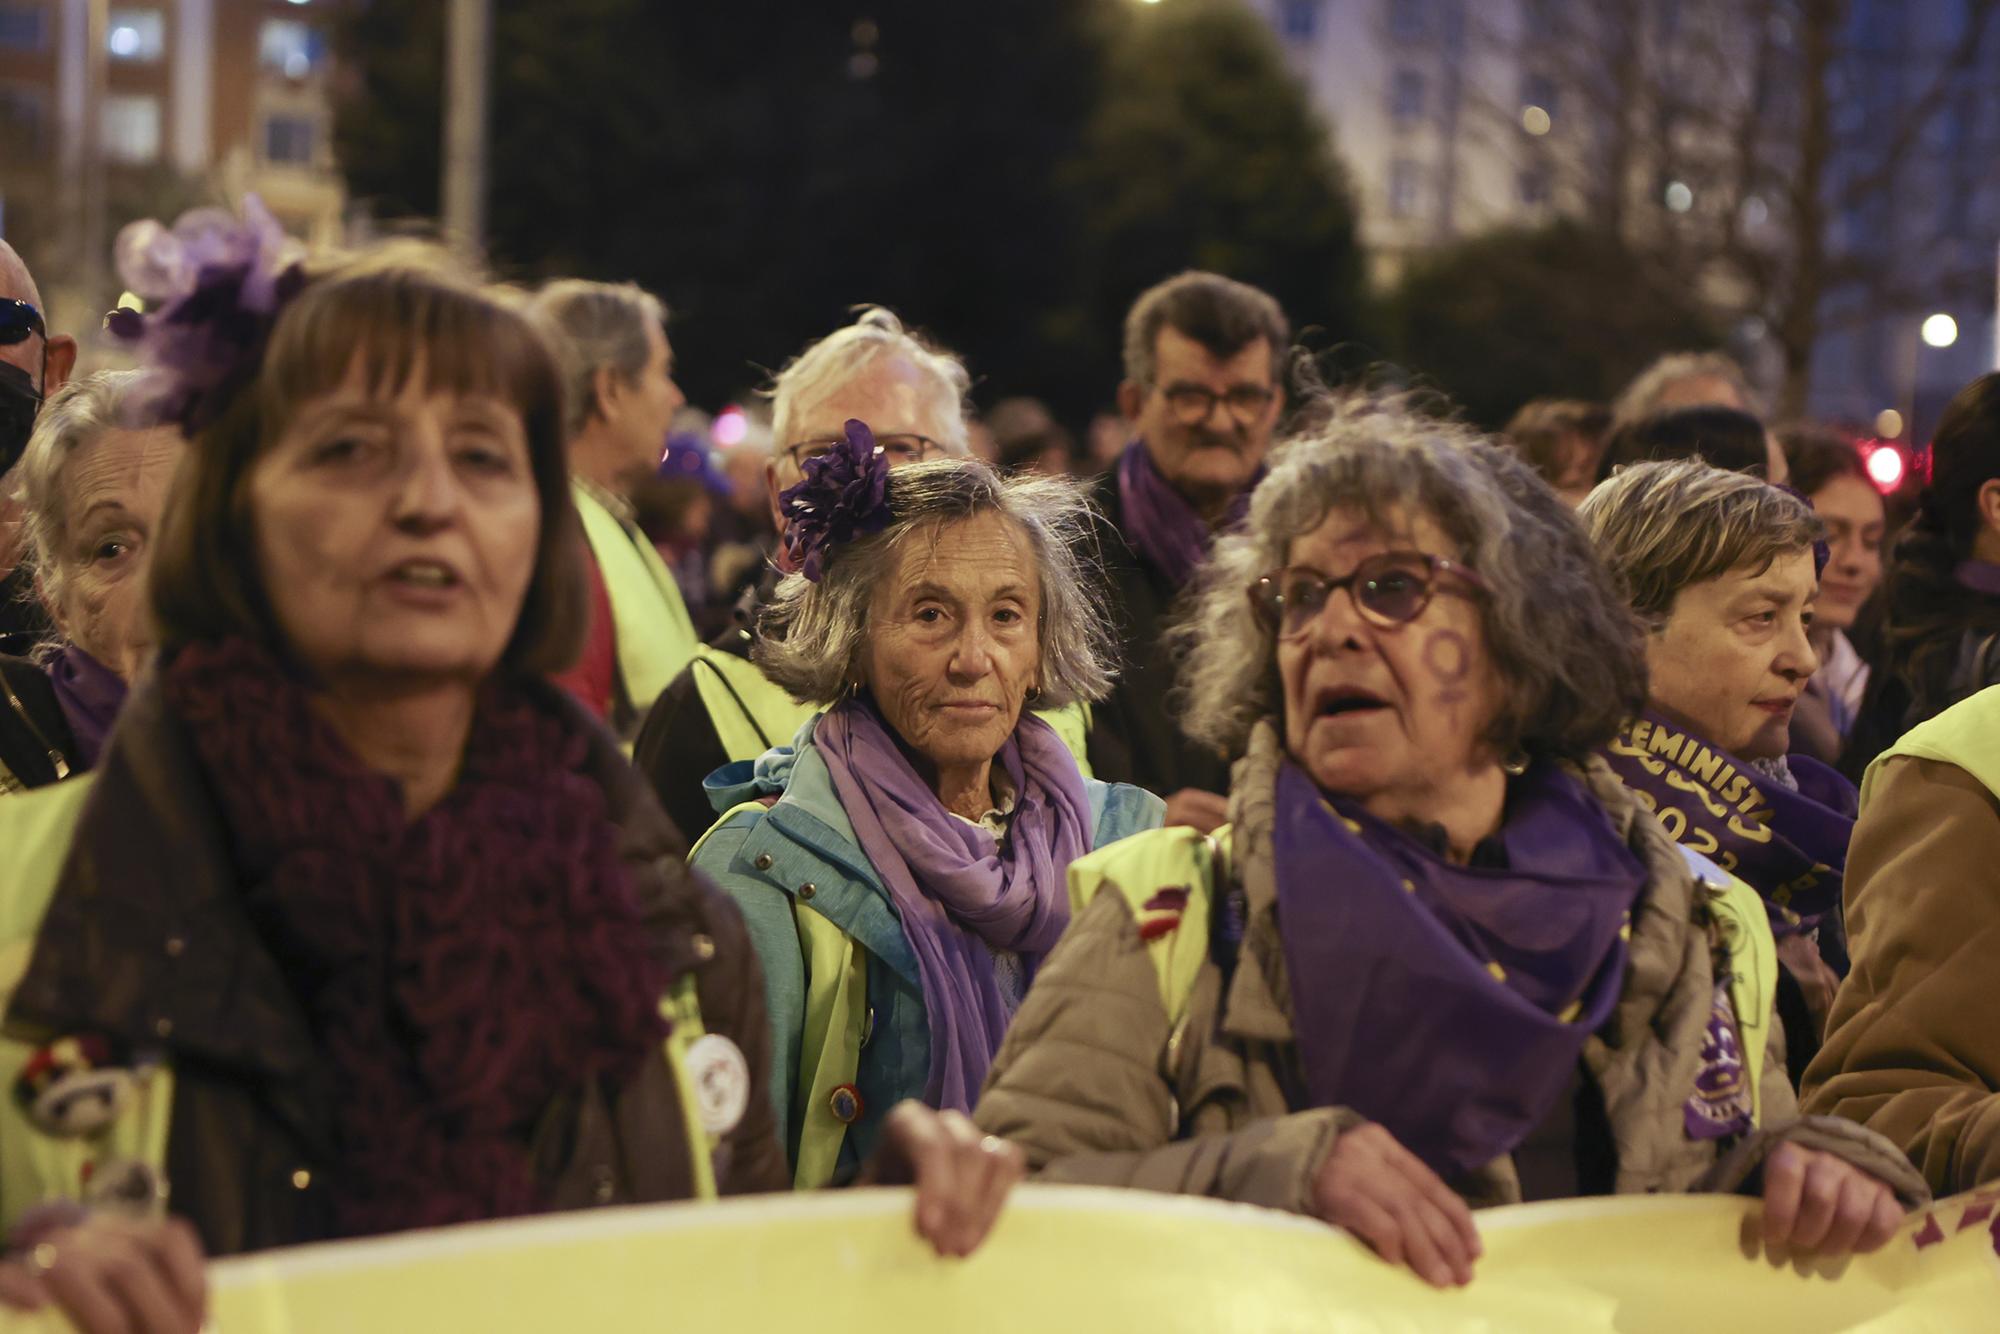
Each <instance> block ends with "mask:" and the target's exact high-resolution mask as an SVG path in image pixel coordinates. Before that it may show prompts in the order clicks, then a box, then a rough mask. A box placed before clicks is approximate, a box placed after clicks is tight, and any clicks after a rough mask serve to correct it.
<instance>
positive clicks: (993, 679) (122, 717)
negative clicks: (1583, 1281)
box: [0, 200, 2000, 1331]
mask: <svg viewBox="0 0 2000 1334" xmlns="http://www.w3.org/2000/svg"><path fill="white" fill-rule="evenodd" d="M116 258H117V262H118V267H119V272H120V275H121V277H122V278H123V280H124V282H125V285H126V286H127V288H128V289H129V292H130V299H129V301H128V302H127V303H126V304H125V305H124V306H123V307H122V308H121V309H120V310H118V311H114V312H113V313H112V314H111V315H110V316H109V317H107V320H106V324H105V335H104V337H105V338H106V339H109V340H111V341H112V342H113V343H115V344H116V345H117V346H118V347H119V348H121V349H122V354H121V355H122V356H123V358H124V359H125V360H126V361H127V362H129V363H131V364H133V365H134V366H135V367H136V368H135V369H129V370H106V369H91V368H89V367H88V366H86V367H83V368H81V373H79V367H78V364H77V363H78V359H79V358H78V350H79V344H78V340H77V338H76V337H74V336H70V335H66V334H65V333H64V332H63V331H60V330H56V329H51V328H49V327H48V325H47V322H46V319H45V316H44V310H43V306H42V302H41V297H40V295H39V293H38V291H37V288H36V286H35V283H34V280H33V277H32V275H30V274H29V273H28V272H27V270H26V268H25V267H24V266H23V265H22V264H21V262H20V260H19V258H18V256H16V255H15V254H14V253H13V252H12V251H11V250H10V249H8V248H7V247H6V246H5V244H4V243H0V474H4V479H3V482H0V484H4V493H5V497H6V500H5V508H4V511H0V519H4V523H0V566H4V568H5V569H6V571H7V574H6V583H5V595H6V600H5V602H4V603H0V618H4V622H0V633H4V634H5V635H6V642H5V644H4V648H5V650H6V652H5V655H4V656H0V794H4V795H0V847H4V848H6V849H7V853H6V858H5V864H4V865H0V923H4V927H0V930H4V931H5V933H6V934H5V938H4V940H0V958H5V959H7V960H10V961H11V962H10V963H9V964H7V965H6V967H5V969H4V970H0V1004H4V1019H0V1080H4V1081H5V1083H6V1085H7V1087H6V1090H5V1093H6V1096H5V1097H4V1098H0V1228H4V1230H5V1238H6V1240H5V1253H4V1256H0V1302H4V1303H5V1304H7V1305H10V1306H13V1307H17V1308H35V1307H41V1306H47V1305H50V1304H54V1305H55V1306H58V1307H60V1308H61V1310H62V1311H63V1313H64V1314H66V1315H67V1316H68V1317H69V1318H70V1319H71V1320H72V1321H74V1322H75V1323H76V1324H77V1325H78V1326H79V1327H81V1328H84V1329H88V1330H120V1331H123V1330H137V1329H148V1330H150V1329H194V1328H198V1327H199V1326H200V1324H201V1321H202V1319H203V1314H204V1311H205V1309H206V1279H205V1263H206V1259H207V1258H208V1257H211V1256H217V1255H227V1254H233V1253H239V1252H246V1251H255V1250H262V1249H266V1248H271V1247H278V1246H287V1245H293V1244H298V1243H302V1242H308V1241H317V1240H326V1239H338V1238H345V1237H357V1236H369V1235H378V1234H382V1233H389V1232H397V1231H403V1230H408V1229H416V1228H430V1227H443V1226H449V1225H452V1224H457V1223H464V1222H471V1221H476V1220H481V1219H490V1218H500V1217H510V1216H518V1215H524V1214H532V1213H542V1212H550V1211H558V1210H568V1209H581V1208H589V1207H596V1206H603V1205H612V1204H621V1203H645V1202H659V1201H673V1200H702V1199H709V1198H714V1197H717V1196H720V1195H727V1194H733V1193H744V1192H753V1191H784V1190H794V1189H796V1190H808V1189H813V1190H817V1189H834V1188H841V1187H845V1186H848V1185H851V1184H855V1183H863V1184H866V1183H908V1184H912V1185H914V1187H915V1206H914V1208H915V1213H914V1218H913V1225H914V1227H915V1228H916V1229H917V1231H918V1232H919V1233H920V1234H921V1235H922V1236H923V1237H924V1238H925V1239H926V1240H927V1241H928V1242H929V1243H930V1244H931V1245H932V1246H934V1247H935V1248H936V1249H937V1250H938V1251H939V1252H940V1253H941V1254H946V1255H963V1254H966V1253H968V1252H970V1251H971V1250H972V1249H974V1248H975V1247H977V1246H978V1245H979V1244H980V1243H981V1241H982V1239H983V1238H984V1237H985V1236H986V1235H987V1233H988V1231H989V1230H990V1228H991V1227H992V1226H993V1224H994V1222H995V1220H996V1219H997V1218H998V1217H999V1216H1000V1215H1001V1213H1002V1211H1003V1210H1004V1208H1005V1207H1006V1201H1007V1199H1008V1198H1009V1193H1010V1191H1011V1189H1012V1187H1013V1186H1014V1184H1015V1183H1016V1182H1017V1181H1019V1180H1020V1179H1022V1178H1023V1177H1024V1176H1026V1175H1029V1174H1032V1175H1033V1176H1034V1177H1035V1178H1036V1179H1038V1180H1046V1181H1058V1182H1075V1183H1088V1184H1095V1185H1100V1186H1108V1187H1118V1188H1135V1189H1145V1190H1155V1191H1168V1192H1179V1193H1187V1194H1196V1195H1204V1196H1210V1197H1215V1198H1220V1199H1226V1200H1234V1201H1239V1202H1243V1203H1248V1204H1255V1205H1261V1206H1264V1207H1268V1208H1272V1209H1280V1210H1287V1211H1291V1212H1295V1213H1300V1214H1304V1215H1308V1216H1311V1217H1315V1218H1318V1219H1320V1220H1323V1221H1324V1222H1326V1223H1327V1224H1329V1225H1332V1226H1336V1227H1339V1228H1343V1229H1346V1230H1347V1231H1349V1232H1351V1233H1352V1234H1353V1235H1355V1236H1356V1237H1358V1238H1359V1239H1360V1240H1362V1241H1363V1242H1365V1243H1366V1244H1367V1245H1368V1246H1369V1247H1371V1248H1372V1249H1373V1250H1374V1251H1375V1252H1376V1253H1377V1254H1379V1255H1380V1256H1381V1257H1382V1258H1383V1260H1384V1261H1386V1262H1388V1263H1391V1264H1396V1265H1401V1266H1405V1267H1407V1268H1408V1269H1410V1270H1412V1271H1414V1272H1415V1273H1416V1274H1417V1275H1419V1276H1420V1277H1421V1278H1423V1279H1424V1280H1425V1281H1427V1282H1430V1283H1433V1284H1436V1285H1439V1286H1458V1285H1464V1284H1468V1283H1471V1282H1473V1281H1474V1276H1475V1274H1476V1271H1477V1267H1478V1261H1479V1257H1480V1254H1481V1251H1482V1243H1481V1240H1480V1229H1479V1211H1480V1210H1481V1209H1484V1208H1486V1207H1489V1206H1494V1205H1501V1204H1509V1203H1517V1202H1521V1201H1530V1200H1550V1199H1566V1198H1575V1197H1582V1196H1594V1195H1608V1194H1645V1193H1659V1192H1725V1193H1738V1194H1743V1195H1746V1196H1750V1197H1752V1198H1754V1199H1756V1200H1758V1201H1759V1202H1760V1204H1759V1206H1758V1213H1757V1216H1758V1218H1759V1219H1760V1224H1759V1226H1760V1228H1761V1237H1760V1240H1761V1244H1762V1245H1763V1246H1764V1247H1766V1248H1768V1250H1769V1251H1770V1253H1771V1254H1773V1255H1776V1256H1800V1255H1807V1254H1818V1255H1826V1256H1834V1257H1838V1256H1841V1255H1845V1254H1848V1253H1851V1252H1857V1251H1868V1250H1872V1249H1875V1248H1877V1247H1880V1246H1881V1245H1883V1244H1884V1243H1885V1242H1886V1241H1887V1239H1888V1238H1889V1237H1890V1236H1891V1235H1892V1234H1893V1233H1894V1231H1895V1229H1896V1228H1897V1227H1898V1226H1899V1223H1900V1221H1901V1219H1902V1218H1903V1217H1904V1214H1905V1212H1906V1211H1907V1210H1909V1209H1911V1208H1914V1207H1917V1206H1919V1205H1921V1204H1923V1203H1925V1202H1926V1201H1928V1200H1929V1199H1930V1198H1931V1196H1932V1194H1933V1193H1949V1192H1956V1191H1961V1190H1969V1189H1972V1188H1974V1187H1977V1186H1980V1185H1983V1184H1988V1183H1991V1182H1993V1181H1995V1180H2000V1111H1996V1109H2000V1030H1996V1029H1995V1027H1994V1026H1993V1024H1992V1023H1991V1021H1990V1019H1989V1018H1988V1017H1987V1016H1989V1015H1990V1014H1991V1011H1992V1004H1991V1002H1992V999H1993V995H1992V988H1991V983H1990V981H1989V978H1990V967H1989V965H1990V956H1987V955H1986V954H1985V953H1984V951H1983V948H1982V944H1983V942H1984V941H1985V940H1986V939H1987V938H1988V937H1989V935H1991V934H1992V933H1994V932H1996V931H2000V895H1996V893H1995V881H1994V879H1993V876H1992V871H1991V868H1992V866H1993V865H1994V864H1995V859H1996V858H2000V799H1996V797H1995V793H1996V791H2000V763H1996V759H1995V757H1996V756H2000V692H1995V691H1993V690H1991V689H1990V688H1989V687H1991V686H1993V685H1994V684H1996V683H2000V651H1996V640H2000V374H1993V375H1987V376H1984V377H1982V378H1981V379H1980V380H1978V381H1976V382H1974V383H1973V384H1971V385H1968V386H1966V387H1965V389H1964V390H1963V391H1962V392H1960V393H1959V395H1958V396H1957V397H1956V398H1955V399H1954V400H1953V401H1952V403H1951V405H1950V406H1949V408H1948V409H1947V410H1946V412H1945V414H1944V417H1943V419H1942V420H1941V422H1940V423H1939V425H1938V428H1937V430H1936V433H1935V435H1934V437H1933V439H1932V440H1931V441H1930V442H1929V443H1928V447H1927V449H1926V450H1924V451H1923V453H1922V454H1921V456H1920V457H1919V458H1918V459H1917V460H1916V462H1917V464H1918V465H1919V466H1918V469H1917V471H1918V474H1919V475H1918V476H1917V477H1916V478H1915V479H1914V480H1913V481H1912V482H1911V483H1910V484H1909V485H1908V486H1906V487H1904V488H1902V489H1899V490H1896V491H1894V492H1892V493H1887V494H1885V491H1884V489H1883V488H1882V487H1880V486H1878V485H1877V483H1876V481H1875V477H1876V473H1875V471H1874V470H1871V468H1870V467H1869V466H1868V465H1869V457H1870V451H1871V450H1873V449H1876V448H1880V447H1882V446H1881V445H1880V443H1879V442H1872V441H1864V440H1862V439H1860V438H1859V437H1858V435H1857V434H1855V433H1850V432H1847V431H1844V430H1842V429H1841V428H1840V427H1839V425H1838V424H1830V423H1813V422H1779V423H1772V422H1769V421H1767V420H1766V418H1765V416H1764V414H1763V412H1762V411H1761V408H1760V404H1759V400H1758V397H1757V394H1756V392H1755V390H1754V389H1753V387H1752V386H1751V385H1750V384H1749V383H1748V382H1747V381H1746V379H1745V376H1744V375H1743V373H1742V371H1741V370H1740V369H1739V368H1738V367H1737V366H1736V365H1735V364H1733V363H1732V362H1731V361H1730V360H1728V359H1727V358H1726V357H1724V356H1721V355H1719V354H1716V353H1713V352H1702V351H1691V352H1688V353H1685V354H1677V355H1674V356H1669V357H1666V358H1664V359H1662V360H1661V361H1659V362H1658V363H1657V364H1655V365H1653V366H1651V367H1650V368H1648V369H1647V370H1645V371H1644V372H1643V373H1642V374H1640V375H1639V376H1638V377H1637V378H1636V379H1635V380H1634V381H1633V382H1632V384H1631V385H1630V386H1629V387H1628V388H1627V389H1626V390H1625V391H1624V392H1623V393H1622V394H1621V395H1620V396H1619V397H1618V399H1617V400H1616V401H1615V402H1613V403H1610V404H1598V403H1590V402H1583V401H1570V400H1560V401H1557V400H1550V401H1537V402H1534V403H1530V404H1528V405H1527V406H1525V407H1523V408H1522V409H1521V411H1520V412H1519V414H1518V415H1517V416H1516V417H1515V419H1514V420H1513V421H1512V422H1511V423H1509V425H1508V426H1507V428H1506V429H1505V430H1504V431H1503V432H1501V433H1499V434H1498V435H1497V436H1491V437H1489V436H1487V435H1484V434H1482V433H1481V432H1479V431H1477V430H1475V429H1473V428H1472V427H1470V426H1468V425H1466V424H1465V423H1464V422H1463V421H1461V420H1459V419H1458V418H1457V417H1455V416H1454V415H1453V414H1452V413H1451V412H1450V411H1449V410H1448V409H1446V408H1444V407H1441V406H1440V405H1439V404H1437V403H1434V402H1432V401H1430V400H1428V399H1422V398H1418V397H1415V396H1410V395H1399V394H1396V393H1391V392H1385V391H1382V390H1380V389H1359V388H1346V387H1342V386H1339V385H1327V384H1323V383H1319V382H1318V381H1316V380H1314V379H1313V378H1312V377H1311V374H1310V370H1309V368H1306V367H1304V366H1302V364H1301V363H1300V361H1299V360H1298V359H1297V358H1296V357H1295V354H1294V351H1293V337H1292V324H1291V320H1290V318H1289V316H1288V314H1287V312H1285V311H1284V310H1283V309H1281V307H1280V305H1279V303H1278V302H1277V301H1276V300H1274V299H1273V298H1272V297H1271V296H1270V295H1269V294H1267V293H1265V292H1262V291H1260V290H1258V289H1256V288H1254V287H1251V286H1248V285H1246V284H1243V283H1241V282H1237V281H1235V280H1233V279H1231V278H1229V277H1227V276H1225V275H1221V274H1214V273H1205V272H1188V273H1182V274H1178V275H1172V276H1163V279H1162V281H1161V282H1160V283H1159V284H1158V285H1156V286H1155V287H1153V288H1151V289H1150V290H1148V291H1146V292H1145V293H1143V294H1142V295H1141V296H1140V297H1139V298H1138V299H1137V301H1136V302H1135V303H1134V304H1133V306H1132V307H1131V310H1130V312H1129V314H1128V316H1127V319H1126V322H1125V325H1124V327H1123V329H1122V330H1106V331H1105V337H1106V338H1107V339H1117V340H1119V344H1120V346H1121V348H1122V352H1123V361H1124V376H1123V379H1122V381H1121V382H1120V383H1119V384H1117V385H1116V386H1107V390H1108V391H1110V393H1111V394H1112V395H1113V397H1115V403H1116V410H1115V412H1107V413H1106V414H1104V415H1103V416H1102V417H1100V418H1099V419H1098V420H1096V421H1093V422H1091V423H1089V424H1088V426H1087V428H1085V429H1082V430H1080V431H1078V432H1076V433H1072V432H1071V431H1070V430H1069V429H1068V428H1066V426H1065V425H1064V424H1063V423H1061V422H1059V421H1058V420H1056V419H1055V417H1054V416H1052V414H1051V413H1050V412H1049V410H1048V409H1047V408H1046V407H1045V406H1044V405H1042V404H1040V403H1038V402H1035V401H1034V400H1031V399H1025V398H1021V399H1010V400H1006V401H1003V402H1000V403H997V404H994V405H993V406H992V407H991V408H990V409H988V410H986V411H985V412H983V413H976V414H975V413H974V412H973V411H972V410H971V407H970V404H969V397H970V391H971V386H972V384H973V382H974V381H973V373H974V371H976V369H977V368H969V367H967V366H966V365H965V364H964V363H963V361H962V360H961V359H960V358H958V357H957V356H955V355H954V354H953V353H952V352H951V351H950V350H949V348H948V347H947V346H946V345H945V344H944V343H942V342H940V341H937V340H936V339H934V338H933V337H931V336H930V335H929V334H928V333H925V332H921V331H919V330H917V329H916V328H914V327H912V326H910V325H907V324H905V322H904V321H903V319H901V318H900V317H899V316H898V314H897V313H895V312H892V311H889V310H887V309H884V308H880V307H873V306H871V307H863V308H860V309H858V310H857V311H855V312H854V313H853V315H852V318H851V319H849V320H848V321H847V322H846V323H843V324H842V325H840V326H839V327H836V328H833V329H831V330H828V331H827V332H826V333H825V335H824V336H823V337H821V338H819V339H817V340H816V341H814V342H812V343H811V344H810V345H808V346H806V347H804V348H800V349H772V354H773V360H774V363H776V364H780V365H781V369H780V370H779V371H778V372H777V373H776V374H775V375H774V376H773V377H772V378H771V382H770V383H769V384H768V385H767V386H766V389H765V392H764V393H763V394H762V395H761V396H760V397H759V398H758V399H757V400H756V401H755V402H753V403H748V404H732V405H723V407H722V408H721V410H720V411H718V412H717V413H715V414H714V415H710V414H708V413H706V412H703V411H700V410H698V409H696V408H694V407H693V406H691V405H689V404H688V403H687V402H686V400H685V397H684V395H683V394H682V392H681V389H680V388H679V386H678V384H677V383H676V381H675V352H676V349H675V343H674V339H675V337H676V330H675V328H674V325H673V322H672V319H671V313H670V312H669V311H668V309H667V308H666V307H665V306H664V305H663V304H662V303H661V301H660V300H659V299H657V298H656V297H655V296H653V295H651V294H649V293H647V292H645V291H643V290H641V289H640V288H638V287H636V286H633V285H630V284H608V283H600V282H589V281H583V280H561V281H555V282H551V283H548V284H546V285H544V286H541V287H539V288H537V289H535V290H522V289H518V288H512V287H506V286H502V285H498V284H495V283H493V282H491V281H489V280H488V279H487V278H485V277H484V276H483V275H481V274H479V273H477V272H475V271H473V270H471V269H470V268H469V267H468V266H466V265H465V264H464V263H463V262H462V261H460V260H457V259H454V258H453V257H451V256H449V255H447V254H445V253H443V252H442V251H439V250H436V249H432V248H428V247H424V246H418V245H413V244H410V243H400V242H399V243H393V244H385V245H381V246H377V247H374V248H371V249H368V250H366V251H362V252H359V253H340V254H334V253H324V254H322V253H307V252H305V251H304V250H303V249H302V248H301V247H300V246H299V245H298V244H297V243H296V242H294V241H293V240H291V239H290V238H288V237H287V236H286V235H285V234H284V233H283V232H282V230H280V229H279V228H278V227H277V225H276V224H275V222H273V221H272V220H271V218H270V217H269V216H268V215H267V214H265V213H264V212H263V211H262V209H261V207H260V206H258V205H257V203H256V201H255V200H248V201H246V202H245V204H244V206H243V209H242V211H241V212H240V213H231V212H224V211H220V210H204V211H198V212H196V213H193V214H190V215H188V216H187V217H184V218H182V219H180V220H179V221H178V222H176V223H175V224H173V225H171V226H167V225H163V224H160V223H152V222H148V223H140V224H134V226H133V227H131V228H128V229H127V230H126V231H125V232H124V233H122V234H121V236H120V237H119V240H118V247H117V256H116ZM90 341H91V342H92V344H93V346H95V345H97V344H98V343H99V341H100V340H97V339H92V340H90ZM788 351H789V352H791V353H792V355H790V356H789V358H786V357H785V356H784V355H783V354H784V353H786V352H788ZM773 1263H774V1264H780V1263H784V1261H783V1259H782V1258H779V1257H774V1259H773ZM1818 1281H1831V1280H1825V1279H1822V1280H1818Z"/></svg>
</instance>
